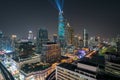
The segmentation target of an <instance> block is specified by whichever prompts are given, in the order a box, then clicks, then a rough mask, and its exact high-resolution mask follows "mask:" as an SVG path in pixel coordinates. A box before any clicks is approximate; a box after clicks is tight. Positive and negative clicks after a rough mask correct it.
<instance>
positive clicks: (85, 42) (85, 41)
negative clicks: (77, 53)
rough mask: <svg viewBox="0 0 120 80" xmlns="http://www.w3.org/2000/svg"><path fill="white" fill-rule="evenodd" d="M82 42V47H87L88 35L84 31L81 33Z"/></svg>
mask: <svg viewBox="0 0 120 80" xmlns="http://www.w3.org/2000/svg"><path fill="white" fill-rule="evenodd" d="M83 42H84V47H88V33H87V31H86V29H84V31H83Z"/></svg>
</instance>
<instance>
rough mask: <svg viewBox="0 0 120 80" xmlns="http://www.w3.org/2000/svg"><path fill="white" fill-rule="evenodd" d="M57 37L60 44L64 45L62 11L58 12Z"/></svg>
mask: <svg viewBox="0 0 120 80" xmlns="http://www.w3.org/2000/svg"><path fill="white" fill-rule="evenodd" d="M58 39H59V43H60V46H61V47H62V48H63V47H65V44H66V43H65V22H64V17H63V11H61V12H59V21H58Z"/></svg>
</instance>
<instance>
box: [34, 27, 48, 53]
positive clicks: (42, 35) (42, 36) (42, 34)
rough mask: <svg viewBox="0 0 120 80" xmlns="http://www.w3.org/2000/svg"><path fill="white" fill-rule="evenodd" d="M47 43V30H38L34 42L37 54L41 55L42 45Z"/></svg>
mask: <svg viewBox="0 0 120 80" xmlns="http://www.w3.org/2000/svg"><path fill="white" fill-rule="evenodd" d="M47 41H48V31H47V29H43V28H40V29H39V31H38V34H37V42H36V51H37V53H41V50H42V45H43V44H45V43H47Z"/></svg>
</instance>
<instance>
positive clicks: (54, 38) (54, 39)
mask: <svg viewBox="0 0 120 80" xmlns="http://www.w3.org/2000/svg"><path fill="white" fill-rule="evenodd" d="M53 42H55V43H57V34H53Z"/></svg>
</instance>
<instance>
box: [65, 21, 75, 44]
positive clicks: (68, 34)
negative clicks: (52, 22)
mask: <svg viewBox="0 0 120 80" xmlns="http://www.w3.org/2000/svg"><path fill="white" fill-rule="evenodd" d="M65 40H66V43H67V45H69V44H73V40H74V31H73V28H72V27H71V26H70V24H69V23H67V25H66V27H65Z"/></svg>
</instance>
